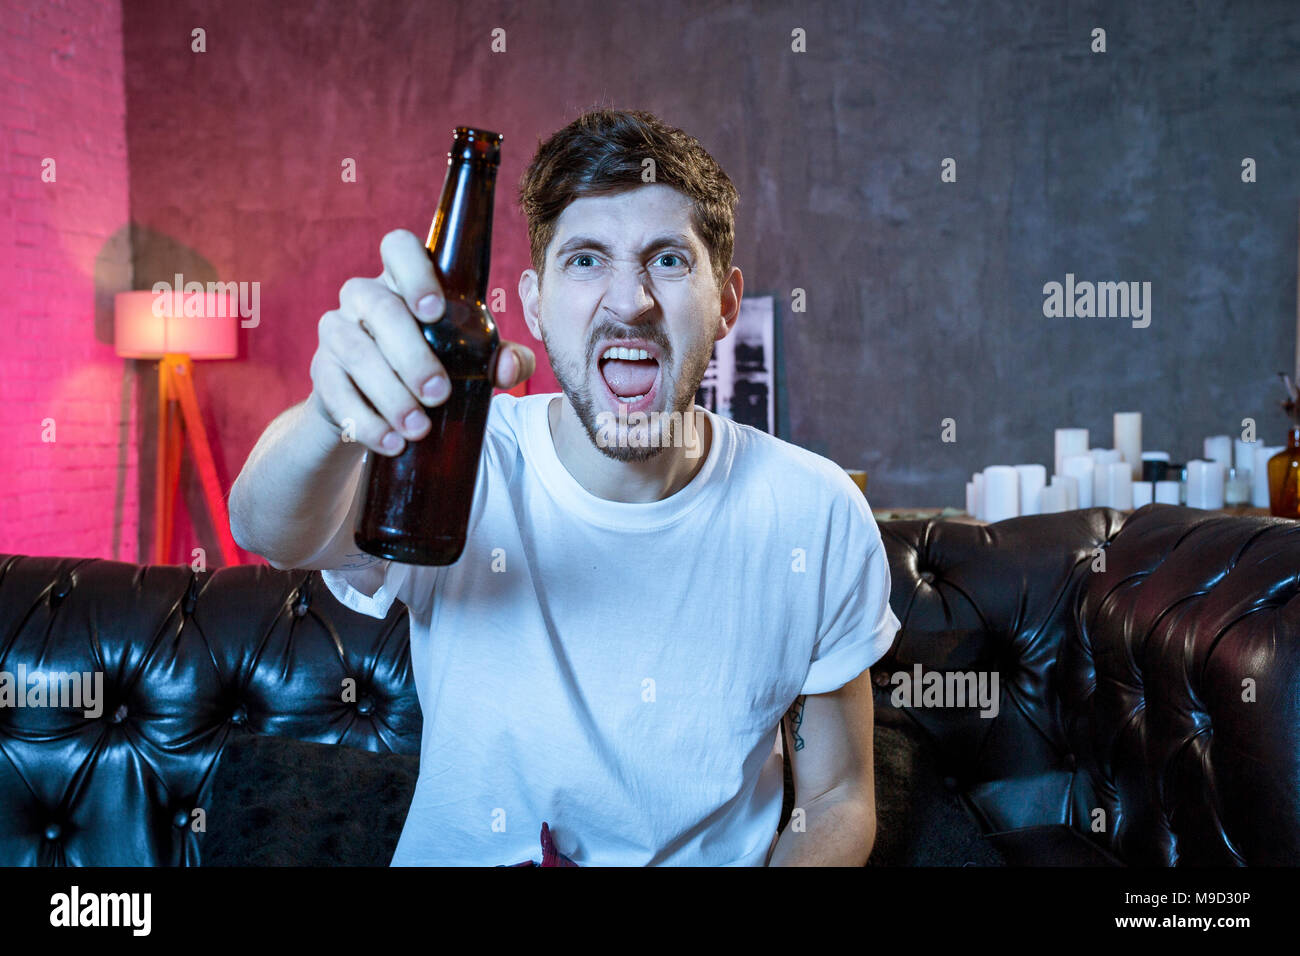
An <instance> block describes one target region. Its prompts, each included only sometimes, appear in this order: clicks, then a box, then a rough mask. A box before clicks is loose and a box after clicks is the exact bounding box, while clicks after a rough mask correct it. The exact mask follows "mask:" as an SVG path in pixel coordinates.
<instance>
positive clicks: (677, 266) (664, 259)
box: [655, 252, 687, 272]
mask: <svg viewBox="0 0 1300 956" xmlns="http://www.w3.org/2000/svg"><path fill="white" fill-rule="evenodd" d="M655 263H656V264H657V265H658V266H659V268H661V269H667V270H669V271H671V272H680V271H682V270H683V269H685V268H686V266H687V263H686V259H685V257H683V256H680V255H678V254H677V253H675V252H665V253H663V254H662V255H660V256H659V257H657V258H656V259H655Z"/></svg>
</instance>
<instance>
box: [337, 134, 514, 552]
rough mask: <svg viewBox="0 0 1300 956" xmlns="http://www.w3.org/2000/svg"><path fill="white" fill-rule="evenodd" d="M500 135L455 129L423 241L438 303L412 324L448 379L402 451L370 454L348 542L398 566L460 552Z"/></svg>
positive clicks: (492, 326) (486, 370) (482, 365)
mask: <svg viewBox="0 0 1300 956" xmlns="http://www.w3.org/2000/svg"><path fill="white" fill-rule="evenodd" d="M500 159H501V135H500V134H499V133H490V132H487V131H486V130H481V129H474V128H472V127H468V126H458V127H456V130H455V139H454V140H453V141H452V147H451V152H450V153H448V154H447V165H448V169H447V178H446V179H445V180H444V182H443V184H442V195H441V197H440V198H439V200H438V211H437V212H436V213H435V215H434V218H433V225H432V226H431V227H430V228H429V238H428V241H427V242H426V243H425V245H426V246H427V247H428V251H429V257H430V258H431V259H432V260H433V266H434V273H435V274H436V275H437V277H438V282H439V284H440V285H441V286H442V292H443V298H444V300H445V302H446V310H445V312H444V313H443V315H442V317H441V318H439V319H438V320H437V321H436V322H421V323H420V325H421V328H422V330H423V332H424V338H425V340H426V341H427V342H428V343H429V347H430V348H432V349H433V351H434V353H435V354H436V355H437V356H438V360H439V361H440V362H441V363H442V366H443V368H444V369H446V372H447V377H448V378H449V379H450V381H451V395H450V396H448V398H447V400H446V401H444V402H443V403H442V404H441V405H438V406H436V407H434V408H429V407H428V406H424V412H425V414H426V415H428V416H429V418H430V420H431V421H432V422H433V427H432V428H431V429H430V430H429V433H428V434H427V435H425V436H424V438H421V439H420V440H419V441H409V440H408V441H407V443H406V447H405V448H404V449H403V450H402V452H401V454H399V455H396V456H393V457H390V456H386V455H380V454H377V453H376V452H373V451H372V452H369V453H368V458H369V462H368V465H367V469H366V476H365V482H366V490H365V502H364V508H363V510H362V512H361V516H360V518H359V520H358V523H357V529H356V536H355V540H356V543H357V546H358V547H360V548H361V549H362V550H364V551H366V552H367V553H369V554H373V555H376V556H378V557H381V558H389V559H391V560H393V561H398V562H401V563H403V564H425V565H446V564H454V563H455V562H456V561H457V560H458V559H459V558H460V556H461V552H462V551H464V549H465V533H466V529H467V528H468V527H469V518H470V505H471V504H472V502H473V498H474V483H475V481H476V480H477V478H478V469H479V458H480V454H481V452H482V448H483V432H484V429H485V428H486V426H487V416H488V405H489V403H490V402H491V401H492V382H493V375H494V373H495V368H496V356H497V349H498V345H499V342H500V337H499V336H498V334H497V327H496V323H495V322H493V321H492V315H491V313H489V312H488V310H487V304H486V302H487V283H488V263H489V260H490V252H491V248H490V247H491V244H492V198H493V194H494V192H495V187H496V177H497V167H498V165H499V163H500Z"/></svg>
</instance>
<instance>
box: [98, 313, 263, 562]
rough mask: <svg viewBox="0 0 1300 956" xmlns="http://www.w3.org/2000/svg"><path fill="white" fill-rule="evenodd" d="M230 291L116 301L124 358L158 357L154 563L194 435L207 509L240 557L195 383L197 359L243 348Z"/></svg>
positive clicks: (231, 553)
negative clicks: (186, 447)
mask: <svg viewBox="0 0 1300 956" xmlns="http://www.w3.org/2000/svg"><path fill="white" fill-rule="evenodd" d="M235 306H236V303H235V302H234V301H233V300H232V299H231V298H230V297H228V296H218V295H213V294H208V295H205V294H204V293H201V292H194V293H186V294H184V295H182V294H181V293H179V292H175V293H173V292H157V293H155V292H119V293H118V294H117V296H116V300H115V303H114V314H115V318H116V327H115V330H114V344H115V347H116V350H117V354H118V355H119V356H121V357H122V358H135V359H156V360H157V361H158V458H157V462H156V468H155V471H154V476H155V481H154V503H155V510H154V543H153V563H154V564H165V563H166V562H167V558H168V556H169V555H170V554H171V542H172V515H173V513H174V511H175V508H176V490H177V485H178V484H179V483H180V471H181V451H182V447H183V444H184V441H183V439H182V436H181V432H182V431H184V433H185V435H186V436H187V437H188V439H189V446H190V452H191V453H192V454H193V456H194V463H195V465H196V467H197V468H198V472H199V480H200V482H201V483H202V486H203V497H204V499H205V500H206V501H207V505H208V514H209V516H210V517H211V519H212V524H213V526H214V527H215V528H216V532H217V541H218V543H219V545H220V548H221V557H222V560H223V562H224V563H225V564H226V565H227V566H231V565H236V564H239V563H240V558H239V549H238V547H236V545H235V539H234V537H233V536H232V535H231V533H230V517H229V515H228V514H227V513H226V501H225V496H224V495H223V494H222V491H221V482H220V481H219V480H218V479H217V468H216V464H215V463H214V462H213V459H212V446H211V445H210V444H209V443H208V433H207V430H206V429H205V428H204V426H203V415H202V414H201V413H200V410H199V401H198V397H197V395H196V393H195V391H194V360H195V359H200V360H202V359H231V358H235V357H236V355H237V354H238V332H239V313H238V311H237V309H236V308H234V307H235Z"/></svg>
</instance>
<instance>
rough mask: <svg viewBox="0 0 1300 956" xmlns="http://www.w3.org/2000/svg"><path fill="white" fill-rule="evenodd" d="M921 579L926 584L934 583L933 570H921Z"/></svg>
mask: <svg viewBox="0 0 1300 956" xmlns="http://www.w3.org/2000/svg"><path fill="white" fill-rule="evenodd" d="M921 580H922V581H924V582H925V583H926V584H933V583H934V572H933V571H922V572H921Z"/></svg>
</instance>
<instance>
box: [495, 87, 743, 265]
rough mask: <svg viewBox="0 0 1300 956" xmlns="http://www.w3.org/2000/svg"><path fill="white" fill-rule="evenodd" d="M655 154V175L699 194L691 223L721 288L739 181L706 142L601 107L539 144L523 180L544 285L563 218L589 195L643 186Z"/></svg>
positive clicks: (647, 118) (634, 113) (651, 119)
mask: <svg viewBox="0 0 1300 956" xmlns="http://www.w3.org/2000/svg"><path fill="white" fill-rule="evenodd" d="M646 158H650V159H653V160H654V176H655V178H654V181H655V182H657V183H661V184H663V185H667V186H672V187H674V188H675V189H679V190H681V191H682V192H683V193H685V194H686V196H687V197H688V198H689V199H690V200H691V202H692V205H693V207H694V208H693V209H692V212H691V222H692V224H693V225H694V227H695V231H696V232H697V233H699V235H700V238H701V239H702V240H703V241H704V245H705V247H706V248H707V249H708V250H709V259H710V261H711V262H712V265H713V275H714V278H715V279H716V280H717V284H718V287H719V288H721V286H722V282H723V280H724V279H725V278H726V276H727V273H728V272H730V271H731V255H732V250H733V247H734V245H735V238H736V220H735V207H736V203H737V202H738V201H739V198H740V197H739V194H738V193H737V192H736V187H735V186H734V185H732V182H731V179H730V178H728V176H727V174H726V173H725V172H723V171H722V167H721V166H719V165H718V164H717V162H716V161H715V160H714V158H713V157H712V156H710V155H709V154H708V152H706V151H705V149H704V147H703V146H701V145H700V143H699V140H697V139H695V137H693V136H690V135H689V134H687V133H684V132H682V131H681V130H680V129H676V128H674V127H671V126H667V125H665V124H664V123H662V122H661V121H660V120H659V119H658V118H657V117H656V116H654V115H653V114H651V113H646V112H644V111H641V110H615V109H604V108H602V109H593V110H589V111H588V112H586V113H583V114H582V115H581V116H579V117H578V118H577V119H576V120H574V121H573V122H572V123H570V124H569V125H568V126H566V127H564V129H562V130H559V131H558V132H556V133H554V134H552V135H551V137H550V139H548V140H546V142H544V143H539V144H538V147H537V152H536V153H535V154H534V155H533V161H532V162H531V163H529V165H528V168H527V169H526V170H524V175H523V177H522V178H521V179H520V181H519V205H520V206H521V207H522V208H523V211H524V215H525V216H526V217H527V219H528V244H529V250H530V255H531V258H532V266H533V268H534V269H536V270H537V274H538V282H539V284H540V281H541V276H542V274H543V270H544V268H545V266H546V247H547V246H549V245H550V243H551V239H552V238H553V237H554V236H555V222H556V220H557V219H559V218H560V213H562V212H563V211H564V209H565V207H566V206H568V205H569V203H571V202H573V201H574V200H575V199H578V198H580V197H583V196H591V195H597V194H601V193H610V192H618V191H620V190H623V189H627V188H630V187H634V186H640V185H642V183H643V181H642V178H641V175H642V165H641V164H642V161H643V160H645V159H646Z"/></svg>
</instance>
